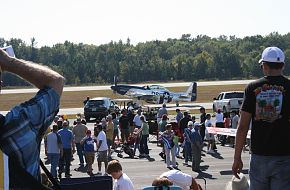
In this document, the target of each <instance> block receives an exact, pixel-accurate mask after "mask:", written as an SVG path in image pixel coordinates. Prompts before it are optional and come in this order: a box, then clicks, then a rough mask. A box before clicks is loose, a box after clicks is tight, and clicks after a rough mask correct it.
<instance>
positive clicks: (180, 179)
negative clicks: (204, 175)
mask: <svg viewBox="0 0 290 190" xmlns="http://www.w3.org/2000/svg"><path fill="white" fill-rule="evenodd" d="M160 177H167V178H168V179H169V181H171V182H172V183H173V185H177V186H179V187H181V188H182V190H189V187H190V186H191V183H192V177H191V176H190V175H188V174H185V173H183V172H181V171H179V170H170V171H168V172H164V173H163V174H161V175H160Z"/></svg>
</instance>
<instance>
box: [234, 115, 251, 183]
mask: <svg viewBox="0 0 290 190" xmlns="http://www.w3.org/2000/svg"><path fill="white" fill-rule="evenodd" d="M251 119H252V114H251V113H248V112H245V111H241V117H240V121H239V124H238V130H237V134H236V144H235V154H234V163H233V166H232V171H233V173H234V175H235V176H236V177H237V178H238V179H239V176H238V173H240V172H241V171H242V169H243V162H242V158H241V154H242V150H243V147H244V144H245V140H246V137H247V133H248V130H249V125H250V122H251Z"/></svg>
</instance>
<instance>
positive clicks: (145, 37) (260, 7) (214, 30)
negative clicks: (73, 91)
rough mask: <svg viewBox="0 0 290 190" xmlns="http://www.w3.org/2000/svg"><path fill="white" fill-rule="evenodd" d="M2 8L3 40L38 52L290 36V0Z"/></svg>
mask: <svg viewBox="0 0 290 190" xmlns="http://www.w3.org/2000/svg"><path fill="white" fill-rule="evenodd" d="M0 7H1V11H0V13H1V15H2V19H1V22H0V23H1V27H0V37H4V38H5V39H6V40H8V39H10V38H12V37H13V38H20V39H22V40H24V41H25V42H27V43H29V42H30V39H31V38H32V37H35V38H36V41H37V42H38V45H37V46H38V47H41V46H43V45H49V46H52V45H53V44H56V43H63V42H64V41H65V40H68V41H71V42H74V43H80V42H82V43H86V44H95V45H99V44H104V43H108V42H110V41H111V40H113V41H119V40H120V39H121V40H123V41H124V42H125V41H126V39H127V38H128V37H129V38H130V39H131V42H132V43H133V44H136V43H138V42H146V41H151V40H156V39H158V40H166V39H167V38H180V37H181V35H182V34H191V35H192V37H196V36H197V35H199V34H202V35H208V36H210V37H218V36H220V35H227V36H230V35H235V36H237V37H240V38H242V37H244V36H252V35H257V34H259V35H263V36H265V35H267V34H269V33H271V32H279V33H280V34H286V33H289V32H290V11H289V9H290V0H78V1H77V0H0Z"/></svg>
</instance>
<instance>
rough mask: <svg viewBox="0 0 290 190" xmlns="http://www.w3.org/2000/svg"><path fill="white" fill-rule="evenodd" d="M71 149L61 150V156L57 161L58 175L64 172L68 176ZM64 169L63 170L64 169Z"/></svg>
mask: <svg viewBox="0 0 290 190" xmlns="http://www.w3.org/2000/svg"><path fill="white" fill-rule="evenodd" d="M71 156H72V149H71V148H69V149H65V148H64V149H63V156H62V157H61V158H60V160H59V170H60V172H59V173H60V174H61V173H62V172H63V171H64V172H65V174H66V175H68V174H70V163H71ZM64 167H65V169H64Z"/></svg>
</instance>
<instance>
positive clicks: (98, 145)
mask: <svg viewBox="0 0 290 190" xmlns="http://www.w3.org/2000/svg"><path fill="white" fill-rule="evenodd" d="M102 143H103V141H102V140H99V143H98V144H97V151H99V148H100V147H101V146H102Z"/></svg>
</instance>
